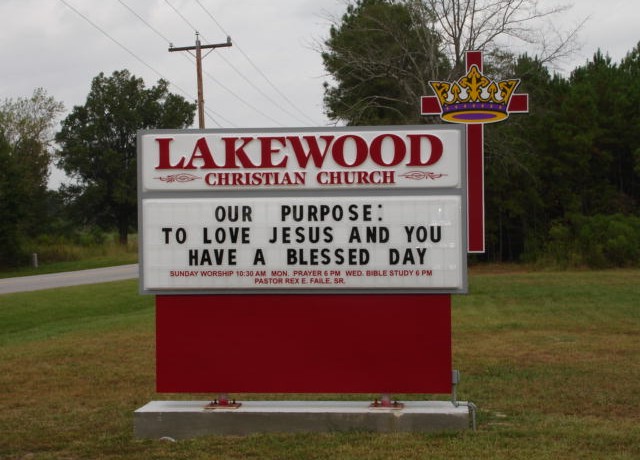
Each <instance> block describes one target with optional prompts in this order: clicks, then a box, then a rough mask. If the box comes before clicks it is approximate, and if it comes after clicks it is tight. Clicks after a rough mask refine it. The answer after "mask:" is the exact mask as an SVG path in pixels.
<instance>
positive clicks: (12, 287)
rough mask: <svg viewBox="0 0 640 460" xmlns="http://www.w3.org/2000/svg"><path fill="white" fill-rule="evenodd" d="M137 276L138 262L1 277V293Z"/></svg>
mask: <svg viewBox="0 0 640 460" xmlns="http://www.w3.org/2000/svg"><path fill="white" fill-rule="evenodd" d="M137 277H138V264H133V265H119V266H117V267H106V268H94V269H91V270H80V271H75V272H62V273H52V274H50V275H34V276H21V277H18V278H5V279H0V294H9V293H11V292H26V291H39V290H42V289H52V288H58V287H67V286H77V285H79V284H96V283H106V282H109V281H120V280H127V279H132V278H137Z"/></svg>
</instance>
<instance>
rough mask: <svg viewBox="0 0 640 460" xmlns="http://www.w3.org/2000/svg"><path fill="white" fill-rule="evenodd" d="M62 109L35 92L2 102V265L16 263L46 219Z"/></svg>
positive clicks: (0, 172)
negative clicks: (56, 125)
mask: <svg viewBox="0 0 640 460" xmlns="http://www.w3.org/2000/svg"><path fill="white" fill-rule="evenodd" d="M62 110H63V105H62V103H60V102H57V101H56V100H55V99H53V98H52V97H49V96H47V94H46V92H45V91H44V90H43V89H36V90H35V91H34V92H33V95H32V96H31V97H30V98H18V99H16V100H13V99H6V100H4V101H3V102H1V103H0V265H2V266H7V265H16V264H18V263H19V262H20V258H21V257H22V256H23V254H22V253H23V251H24V242H25V239H26V238H28V237H32V236H35V235H36V234H37V233H38V232H39V231H40V229H41V228H42V227H43V225H44V224H45V221H46V216H47V213H46V198H47V196H46V194H47V180H48V177H49V163H50V159H51V145H50V144H51V141H52V140H53V126H54V123H55V121H56V118H57V117H58V115H59V114H60V113H61V112H62Z"/></svg>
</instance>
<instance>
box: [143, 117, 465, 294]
mask: <svg viewBox="0 0 640 460" xmlns="http://www.w3.org/2000/svg"><path fill="white" fill-rule="evenodd" d="M311 136H315V137H316V139H319V140H317V141H315V142H317V143H318V144H320V143H321V142H322V141H323V140H324V139H327V138H329V136H333V139H343V141H341V142H342V147H345V146H346V145H347V144H351V146H352V147H354V146H355V147H354V149H352V150H354V151H352V152H346V150H344V149H343V150H342V151H341V150H336V152H337V155H338V161H339V162H343V163H344V162H348V163H349V164H355V163H357V162H361V164H359V165H358V167H354V168H350V167H346V168H342V169H344V170H347V171H346V172H347V173H349V174H352V176H353V177H356V178H357V177H358V175H360V177H367V178H370V177H374V176H373V174H375V173H376V171H380V170H383V171H386V172H385V173H384V174H386V176H387V177H390V176H393V178H394V183H382V184H374V183H370V181H369V182H367V181H365V183H358V182H357V181H354V183H352V184H323V185H319V184H318V183H317V181H312V182H313V183H312V184H309V183H305V184H304V185H303V186H300V184H298V185H294V184H279V185H277V186H276V185H272V186H268V185H265V184H258V185H256V184H241V185H237V186H234V187H232V186H211V185H210V184H206V183H205V180H204V179H203V180H200V181H198V180H186V181H181V180H179V179H178V178H177V177H178V176H179V175H180V174H183V173H184V174H191V173H193V172H194V170H195V171H196V173H195V174H193V175H196V174H198V175H200V176H201V177H204V176H205V175H206V174H211V173H220V171H221V170H222V169H223V168H217V167H218V166H220V165H221V162H220V159H219V158H217V159H214V162H215V166H216V168H214V169H206V168H202V167H200V166H205V164H206V162H207V161H209V166H211V165H212V163H211V159H212V158H213V153H215V151H216V150H215V149H214V148H212V147H211V146H212V145H218V146H219V145H222V144H221V143H220V141H219V139H222V138H227V139H229V138H231V139H234V140H233V141H226V142H235V143H236V144H235V147H234V148H237V146H238V145H239V144H237V143H238V142H239V141H238V139H244V140H243V141H242V142H243V143H244V144H246V145H247V146H248V145H250V144H251V142H257V141H256V140H259V139H261V138H268V139H270V140H269V141H266V142H267V143H272V142H273V141H272V140H271V139H282V138H284V139H289V138H294V139H295V138H298V139H300V138H302V139H305V140H306V139H307V138H308V137H311ZM323 136H325V137H323ZM411 136H412V137H411ZM429 136H432V137H429ZM403 138H404V139H407V142H406V144H405V147H402V145H400V143H399V142H400V141H399V139H403ZM157 139H165V140H161V141H157ZM167 139H171V140H167ZM202 139H204V140H202ZM216 139H217V140H216ZM246 139H251V140H250V141H246ZM345 139H346V141H345ZM354 139H363V140H364V141H363V142H367V143H368V144H367V145H368V147H367V148H368V149H369V151H373V150H372V149H375V148H378V149H379V151H378V152H376V154H377V157H376V158H374V160H377V161H378V163H380V162H382V163H389V164H390V166H387V167H383V166H381V165H380V164H377V163H376V162H375V161H373V160H372V159H371V158H367V159H364V160H363V159H362V155H360V158H358V155H359V153H358V152H356V151H355V149H357V146H356V145H355V144H356V143H357V142H361V141H359V140H356V141H354ZM376 139H377V141H376ZM425 139H426V141H425ZM432 139H436V141H434V142H435V143H437V142H438V141H437V139H444V140H443V142H442V147H443V148H442V149H441V152H440V157H439V158H438V160H439V161H437V162H433V163H432V164H428V163H429V162H430V157H429V155H431V156H432V157H433V154H434V152H433V151H429V145H427V144H429V142H432ZM197 142H200V146H201V147H198V146H197V145H196V144H197ZM375 142H377V145H374V143H375ZM411 142H414V144H411ZM425 142H426V144H425ZM204 143H206V144H207V147H202V146H204ZM259 143H260V142H258V144H259ZM262 143H263V144H264V143H265V142H262ZM418 143H422V146H421V147H420V146H418V145H419V144H418ZM189 145H191V146H194V145H196V147H185V146H189ZM278 145H283V144H282V142H280V141H278ZM362 145H364V144H362V143H361V147H362ZM425 145H426V151H424V150H422V149H425ZM167 147H169V148H170V149H173V148H174V147H175V148H176V150H175V152H177V153H174V151H169V150H168V149H167ZM262 147H263V146H262ZM411 147H415V148H417V149H418V150H420V151H419V152H418V153H417V154H416V153H415V152H414V156H413V158H411V157H410V155H411V152H410V149H411ZM163 148H164V149H165V150H164V152H161V149H163ZM206 148H208V149H209V150H210V151H211V152H212V156H211V157H209V158H204V156H206V155H208V153H206V154H203V153H202V149H206ZM362 148H363V149H364V147H362ZM189 151H190V152H191V153H186V154H185V153H184V152H189ZM265 151H266V154H265V153H264V152H265ZM324 151H325V152H326V153H327V154H331V153H332V152H331V148H330V147H326V148H325V149H324ZM390 151H391V152H390ZM403 151H404V152H405V154H406V155H405V158H407V160H405V161H398V158H399V153H398V152H400V153H402V152H403ZM464 152H466V148H465V136H464V129H463V127H458V126H442V125H434V126H430V125H424V126H410V127H407V126H385V127H365V128H360V127H358V128H304V129H303V128H300V129H258V130H250V129H246V130H245V129H243V130H153V131H141V132H140V133H139V134H138V181H139V182H138V184H139V187H138V198H139V200H138V203H139V253H140V292H141V293H143V294H264V293H267V294H282V293H295V294H301V293H303V294H307V293H308V294H332V293H340V294H349V293H353V294H356V293H360V294H362V293H373V292H375V293H380V294H387V293H388V294H392V293H394V294H397V293H412V294H415V293H431V294H436V293H465V292H467V267H466V263H467V261H466V253H467V251H466V241H467V236H466V228H467V226H466V183H465V180H464V178H465V177H466V158H465V155H464ZM236 153H237V152H236ZM240 153H241V154H242V155H240V157H238V158H241V157H242V158H241V159H242V160H245V161H250V162H252V163H251V164H253V165H255V164H257V163H258V161H260V160H258V159H257V158H258V156H259V155H261V154H262V155H267V156H263V157H262V158H261V160H264V159H265V158H267V162H270V165H277V164H279V163H282V162H283V161H284V159H286V158H288V159H291V158H292V157H291V155H292V154H291V151H289V152H286V151H285V150H282V149H281V150H278V149H275V148H274V147H272V146H271V145H270V144H269V146H268V147H263V148H261V149H260V150H259V151H258V152H257V153H256V151H250V150H249V149H248V148H245V149H244V150H243V151H242V152H240ZM244 153H246V155H244ZM435 153H436V154H437V153H438V152H435ZM162 154H164V155H165V157H164V158H163V159H161V160H160V159H159V156H160V155H162ZM256 155H258V156H256ZM340 155H342V156H340ZM349 155H350V156H349ZM385 155H386V156H385ZM369 156H370V157H371V156H373V155H369ZM238 158H235V161H236V162H238V161H240V160H238ZM297 159H298V158H295V159H294V160H297ZM227 160H228V158H227ZM162 161H164V162H165V163H164V166H167V165H169V166H172V169H171V170H170V171H167V170H166V169H165V170H161V169H159V168H157V166H158V163H161V162H162ZM324 161H325V163H323V164H322V166H323V167H324V166H327V169H328V170H329V171H331V172H335V173H336V174H335V177H339V175H340V173H341V169H340V167H339V166H340V165H336V163H335V161H334V159H329V158H325V160H324ZM440 161H442V163H440ZM292 162H293V163H296V162H295V161H292ZM411 162H413V165H410V166H409V167H407V165H406V163H411ZM298 163H299V162H298ZM312 163H313V161H312V160H311V161H310V162H308V163H307V168H309V169H310V171H301V169H300V164H297V165H294V166H296V167H294V168H279V170H278V171H274V170H273V169H270V168H266V169H265V168H263V172H264V171H267V172H280V173H282V172H289V173H296V172H297V173H301V172H304V173H307V174H305V175H306V176H307V178H308V177H309V176H312V177H316V178H317V177H319V175H320V174H324V173H325V172H326V171H325V170H324V168H318V167H317V164H312ZM420 163H425V165H424V166H422V167H420V166H416V165H418V164H420ZM154 164H155V167H154V166H153V165H154ZM179 165H183V166H184V165H187V166H190V167H191V168H182V169H181V168H177V167H175V166H179ZM235 166H237V164H236V165H235ZM376 168H377V169H376ZM234 169H235V170H234V171H232V172H234V173H235V172H239V173H240V174H243V173H245V172H247V171H245V169H247V168H234ZM249 169H250V170H249V172H255V169H256V168H249ZM389 171H391V172H392V173H393V174H391V173H389ZM222 172H223V173H227V171H222ZM377 174H378V177H383V175H382V173H377ZM401 174H402V175H405V176H411V175H413V176H414V177H413V178H407V177H403V178H402V179H403V180H402V181H398V178H399V177H400V175H401ZM169 176H173V179H167V177H169ZM454 202H455V204H452V203H454ZM226 203H230V205H231V206H235V207H237V208H236V209H237V213H238V214H237V215H236V222H229V221H228V220H229V219H226V220H227V222H225V216H224V215H223V214H220V215H219V216H217V217H216V216H215V215H214V214H213V213H215V212H216V211H215V210H216V209H217V208H222V209H224V208H225V204H226ZM439 203H440V204H439ZM288 204H291V205H296V204H297V205H298V206H299V211H300V212H302V217H301V219H303V220H298V221H295V220H294V216H289V215H287V216H286V217H283V215H284V213H285V212H287V211H286V210H285V208H286V207H287V206H288ZM323 205H324V206H323ZM352 205H357V206H359V207H358V211H357V213H359V214H360V215H359V216H358V217H357V218H355V219H353V220H351V221H348V220H347V218H346V217H343V219H342V220H336V216H331V215H329V216H328V217H327V216H324V218H323V219H322V220H321V216H319V214H321V212H322V211H321V208H323V209H326V208H327V207H328V206H329V207H331V206H334V207H337V209H341V212H342V213H343V214H345V213H348V212H349V206H352ZM198 206H200V207H198ZM256 206H258V208H259V207H261V206H266V207H270V208H269V209H271V210H270V211H269V212H268V215H267V216H266V217H265V214H264V212H263V213H262V217H260V218H258V214H259V209H258V208H257V207H256ZM367 206H368V207H369V209H368V212H369V215H368V216H364V208H365V207H367ZM412 206H413V208H412ZM434 206H435V207H434ZM305 207H306V208H307V210H306V211H307V212H306V214H307V215H306V216H305V215H304V209H305ZM245 208H246V209H245ZM400 208H402V209H404V211H401V210H399V209H400ZM431 208H433V209H440V208H442V209H444V208H446V212H447V213H449V214H451V213H452V209H453V208H455V213H454V214H455V216H449V217H447V218H443V217H442V216H440V217H438V215H436V214H437V213H435V214H434V213H433V212H430V211H427V209H431ZM243 209H245V210H244V213H245V215H244V220H245V222H244V223H243V222H242V220H243ZM247 209H249V210H247ZM406 209H417V210H419V211H415V212H414V211H407V210H406ZM442 209H441V210H442ZM423 211H424V212H426V213H427V214H430V217H428V218H425V219H422V218H421V217H418V216H416V214H417V213H418V212H423ZM221 212H222V213H224V211H221ZM314 212H315V214H314ZM207 213H211V214H210V215H207V216H202V215H201V214H207ZM247 213H248V215H246V214H247ZM403 213H404V217H402V215H403ZM279 214H283V215H280V217H278V215H279ZM431 214H433V215H431ZM391 215H394V217H393V219H391V217H390V216H391ZM269 216H273V217H269ZM289 217H290V218H291V219H290V221H288V220H289ZM298 217H300V216H298ZM304 219H312V220H304ZM388 219H389V220H388ZM403 219H404V220H406V221H407V222H405V223H406V225H403V222H399V221H398V220H403ZM390 220H393V222H391V221H390ZM354 227H355V228H356V230H353V228H354ZM405 227H414V229H413V230H412V229H410V228H405ZM430 227H433V228H432V233H433V232H434V231H436V229H435V227H438V229H439V231H440V237H436V238H435V239H434V237H433V235H431V237H429V228H430ZM286 228H289V230H286ZM296 230H297V231H298V232H299V233H296ZM418 230H419V231H420V232H421V235H420V239H421V241H418V240H417V239H416V233H414V232H416V231H418ZM287 231H288V232H292V233H289V234H287ZM274 232H275V233H274ZM300 232H301V234H303V235H306V240H307V241H303V242H302V243H301V244H296V243H297V242H299V240H300V236H298V237H297V240H292V237H291V235H299V234H300ZM313 232H316V233H314V234H313V235H312V233H313ZM354 232H355V234H354ZM366 232H369V237H368V238H369V239H370V241H364V242H362V241H358V237H359V238H361V240H362V239H366V236H365V235H366ZM425 232H426V235H427V236H426V237H425ZM328 233H331V237H330V238H329V237H327V236H326V235H327V234H328ZM316 234H319V235H325V238H324V241H322V242H321V243H312V242H310V241H309V240H310V239H313V238H317V235H316ZM268 235H270V236H268ZM275 235H278V236H277V237H276V236H275ZM443 235H444V238H442V236H443ZM376 238H377V239H378V241H377V240H376ZM425 238H426V239H425ZM429 238H431V239H429ZM269 239H271V240H274V242H273V243H268V240H269ZM329 239H330V240H331V241H327V240H329ZM383 240H386V241H383ZM436 240H437V241H436ZM318 244H319V245H318ZM314 245H315V247H314ZM214 247H215V248H216V250H217V252H216V253H215V254H214V253H213V252H212V251H213V248H214ZM234 248H235V250H234ZM278 248H279V249H280V250H281V253H282V254H280V255H278V254H276V255H275V256H274V254H275V253H277V252H278ZM258 249H260V250H261V251H263V252H264V250H267V249H268V251H270V255H269V257H268V258H267V256H266V255H265V254H264V253H263V254H262V257H263V260H260V257H258V256H256V251H257V250H258ZM294 249H295V251H299V254H300V256H299V257H300V258H299V259H287V260H288V261H289V262H293V266H283V265H282V260H283V257H284V258H286V257H289V256H284V255H283V254H286V253H290V252H291V251H293V250H294ZM224 250H226V251H227V252H226V253H225V252H224ZM339 250H343V251H347V253H354V254H356V255H355V256H354V257H356V258H357V257H360V259H359V260H355V261H351V262H355V263H354V264H353V263H350V262H349V261H348V255H344V257H343V258H344V259H345V260H347V261H346V262H345V261H343V262H342V263H340V264H337V261H340V257H339V256H338V255H337V254H338V251H339ZM238 251H239V252H240V253H242V254H239V252H238ZM358 251H359V252H358ZM206 253H208V254H206ZM232 253H234V255H233V257H231V254H232ZM313 253H315V254H316V259H315V262H316V265H315V266H314V265H311V266H309V263H310V262H312V261H313V260H314V259H313V256H312V254H313ZM329 253H330V254H331V256H327V254H329ZM365 253H366V254H368V260H367V261H366V262H367V263H366V264H365V266H360V265H359V262H361V261H364V259H365V258H366V257H367V256H364V255H363V254H365ZM247 254H251V255H247ZM381 254H384V255H381ZM427 254H428V256H427ZM437 254H440V255H437ZM445 254H446V255H445ZM323 255H324V256H323ZM225 257H226V259H225ZM230 257H231V258H230ZM247 257H250V258H252V260H251V261H250V262H251V263H255V262H256V260H257V261H258V262H259V263H264V264H265V265H262V266H257V267H256V266H253V268H252V267H251V266H248V265H247ZM256 257H258V259H256ZM291 257H293V256H291ZM296 257H297V256H296ZM305 257H311V258H312V259H309V260H305V259H304V258H305ZM323 257H324V258H323ZM382 257H384V258H386V259H387V262H386V263H387V265H385V263H380V259H381V258H382ZM327 258H328V259H330V262H329V263H323V262H327ZM372 258H373V259H375V260H377V262H375V263H372V260H371V259H372ZM396 259H397V260H398V261H400V260H402V261H403V264H402V265H401V266H399V267H397V266H395V265H396V264H394V263H393V262H394V261H396ZM427 259H428V260H429V261H430V262H429V263H428V264H427V263H426V260H427ZM241 260H242V262H241ZM269 260H279V262H277V263H276V264H275V265H273V263H272V264H271V265H269V263H270V262H269ZM194 261H195V262H194ZM297 261H300V262H302V261H305V262H306V263H305V265H299V264H298V265H296V262H297ZM194 263H195V265H194ZM230 263H233V265H230ZM370 263H372V265H369V264H370ZM407 264H409V265H407ZM392 270H400V272H398V273H396V272H392ZM347 272H348V273H349V275H347ZM358 272H360V273H361V275H358V274H357V273H358ZM204 273H209V275H207V276H205V275H204ZM220 273H222V275H220ZM229 273H231V274H229ZM294 273H295V275H294ZM399 273H404V274H403V275H402V276H400V274H399ZM407 273H408V274H407ZM218 275H219V276H218ZM280 275H281V276H280ZM339 279H342V280H343V282H338V280H339ZM260 280H262V281H260ZM438 280H439V281H438Z"/></svg>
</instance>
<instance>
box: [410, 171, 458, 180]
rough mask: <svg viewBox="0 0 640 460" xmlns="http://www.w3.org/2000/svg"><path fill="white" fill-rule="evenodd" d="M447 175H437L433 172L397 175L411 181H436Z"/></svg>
mask: <svg viewBox="0 0 640 460" xmlns="http://www.w3.org/2000/svg"><path fill="white" fill-rule="evenodd" d="M446 175H447V174H438V173H433V172H423V171H410V172H408V173H405V174H399V176H400V177H404V178H406V179H411V180H436V179H440V178H441V177H445V176H446Z"/></svg>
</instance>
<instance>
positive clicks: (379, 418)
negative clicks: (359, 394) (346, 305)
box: [134, 401, 470, 439]
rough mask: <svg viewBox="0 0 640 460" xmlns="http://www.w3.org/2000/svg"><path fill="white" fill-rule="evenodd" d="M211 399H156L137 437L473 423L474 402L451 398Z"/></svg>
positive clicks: (137, 417) (420, 428)
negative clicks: (215, 402) (398, 404)
mask: <svg viewBox="0 0 640 460" xmlns="http://www.w3.org/2000/svg"><path fill="white" fill-rule="evenodd" d="M208 403H209V401H151V402H150V403H148V404H147V405H145V406H143V407H141V408H140V409H138V410H136V411H135V412H134V434H135V436H136V437H137V438H148V439H160V438H162V437H170V438H173V439H186V438H193V437H197V436H206V435H214V434H217V435H248V434H252V433H274V432H280V433H303V432H307V433H308V432H335V431H371V432H379V433H393V432H414V433H424V432H433V431H443V430H465V429H467V428H469V421H470V416H469V408H468V407H466V406H464V403H461V405H460V406H458V407H456V406H454V405H453V404H452V403H451V402H448V401H405V402H404V408H403V409H387V408H370V407H369V404H370V403H369V402H366V401H244V402H242V406H241V407H239V408H238V409H220V408H217V409H213V410H212V409H205V406H206V405H207V404H208Z"/></svg>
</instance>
